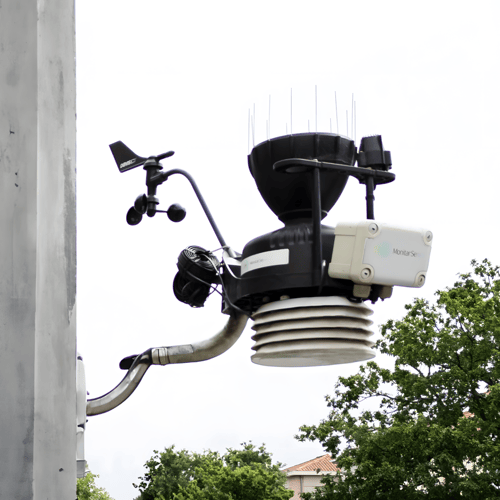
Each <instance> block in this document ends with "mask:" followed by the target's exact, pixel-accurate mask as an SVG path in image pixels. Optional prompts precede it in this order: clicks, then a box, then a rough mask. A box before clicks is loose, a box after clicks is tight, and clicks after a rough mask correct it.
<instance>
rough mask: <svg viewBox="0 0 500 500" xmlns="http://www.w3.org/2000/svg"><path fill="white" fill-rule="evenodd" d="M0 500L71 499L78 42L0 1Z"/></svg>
mask: <svg viewBox="0 0 500 500" xmlns="http://www.w3.org/2000/svg"><path fill="white" fill-rule="evenodd" d="M0 68H1V70H0V380H1V384H0V498H2V499H3V498H5V499H14V498H15V499H19V500H24V499H33V498H35V499H50V500H56V499H59V498H60V499H65V500H68V499H73V498H75V496H76V495H75V476H76V465H75V445H76V428H75V420H76V413H75V366H76V360H75V343H76V335H75V319H76V317H75V316H76V310H75V292H76V221H75V38H74V5H73V3H72V2H71V1H68V0H45V1H41V0H23V1H19V0H0Z"/></svg>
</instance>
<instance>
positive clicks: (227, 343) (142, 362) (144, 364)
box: [87, 312, 248, 416]
mask: <svg viewBox="0 0 500 500" xmlns="http://www.w3.org/2000/svg"><path fill="white" fill-rule="evenodd" d="M247 321H248V317H247V316H246V315H244V314H242V313H239V312H233V313H231V315H230V317H229V319H228V321H227V323H226V325H225V326H224V328H223V329H222V330H221V331H220V332H219V333H217V334H216V335H214V336H213V337H211V338H209V339H207V340H202V341H201V342H195V343H193V344H185V345H180V346H172V347H157V348H152V349H148V350H147V351H145V352H144V353H142V354H140V355H139V356H137V358H136V359H135V360H134V363H133V364H132V366H131V367H130V368H129V370H128V372H127V374H126V375H125V377H124V378H123V380H122V381H121V382H120V383H119V384H118V385H117V386H116V387H115V388H114V389H113V390H111V391H109V392H108V393H107V394H105V395H104V396H101V397H99V398H94V399H89V400H88V401H87V416H93V415H100V414H101V413H106V412H108V411H110V410H112V409H113V408H116V407H117V406H118V405H120V404H122V403H123V402H124V401H125V400H126V399H127V398H128V397H129V396H130V395H131V394H132V393H133V392H134V391H135V389H136V388H137V386H138V385H139V383H140V382H141V380H142V377H144V374H145V373H146V372H147V370H148V368H149V367H150V366H151V365H166V364H169V363H193V362H197V361H205V360H207V359H211V358H215V357H216V356H219V355H220V354H222V353H223V352H225V351H227V350H228V349H229V348H230V347H232V346H233V345H234V343H235V342H236V341H237V340H238V339H239V337H240V335H241V333H242V332H243V330H244V329H245V325H246V324H247Z"/></svg>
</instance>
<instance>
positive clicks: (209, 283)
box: [80, 132, 432, 419]
mask: <svg viewBox="0 0 500 500" xmlns="http://www.w3.org/2000/svg"><path fill="white" fill-rule="evenodd" d="M110 149H111V152H112V154H113V157H114V159H115V161H116V164H117V166H118V169H119V171H120V172H121V173H125V172H127V171H129V170H131V169H134V168H137V167H141V166H142V167H143V169H144V170H145V171H146V186H147V193H144V194H140V195H139V196H138V197H137V198H136V200H135V202H134V203H133V205H132V207H131V208H130V209H129V210H128V213H127V216H126V220H127V222H128V224H130V225H137V224H139V223H140V222H141V221H142V219H143V216H144V215H147V216H148V217H149V218H152V217H155V216H156V215H157V214H159V213H160V214H167V216H168V217H169V218H170V220H172V221H173V222H181V221H182V220H183V219H184V217H185V214H186V211H185V210H184V209H183V208H182V206H180V205H179V204H176V203H175V204H172V205H171V206H170V207H169V208H168V209H167V210H160V209H159V205H160V201H159V198H158V196H157V191H158V190H159V187H160V186H161V184H163V183H164V182H165V181H167V180H169V179H170V178H171V177H173V176H175V175H182V176H184V177H186V178H187V179H188V181H189V182H190V184H191V186H192V188H193V190H194V191H195V193H196V196H197V198H198V200H199V202H200V204H201V206H202V208H203V210H204V212H205V214H206V217H207V219H208V221H209V223H210V225H211V226H212V229H213V231H214V232H215V235H216V236H217V239H218V241H219V243H220V249H219V250H221V251H222V257H220V258H218V257H217V256H216V255H215V253H214V252H212V251H208V250H205V249H204V248H203V247H201V246H194V245H193V246H189V247H187V248H185V249H183V250H182V251H181V252H180V254H179V258H178V261H177V267H178V272H177V274H176V275H175V277H174V278H173V293H174V294H175V297H176V298H177V299H178V300H179V301H181V302H183V303H185V304H189V305H190V306H191V307H196V308H199V307H203V305H204V304H205V302H206V300H207V298H208V297H209V296H210V295H211V293H212V292H214V291H218V292H219V294H220V296H221V298H222V304H221V311H222V313H223V314H225V315H227V316H228V319H227V322H226V325H225V326H224V328H223V329H222V330H221V331H220V332H219V333H217V334H216V335H215V336H213V337H211V338H209V339H207V340H205V341H201V342H195V343H191V344H185V345H178V346H170V347H156V348H150V349H147V350H146V351H144V352H143V353H142V354H139V355H131V356H128V357H126V358H124V359H123V360H122V361H121V362H120V368H121V369H123V370H126V371H127V373H126V375H125V377H124V378H123V380H122V381H121V382H120V383H119V384H118V385H117V386H116V387H115V388H114V389H112V390H111V391H110V392H108V393H107V394H105V395H103V396H101V397H98V398H94V399H89V400H88V401H87V402H86V405H85V407H86V416H93V415H99V414H102V413H105V412H108V411H110V410H112V409H113V408H115V407H117V406H118V405H119V404H121V403H122V402H123V401H125V400H126V399H127V398H128V397H129V396H130V395H131V394H132V393H133V391H134V390H135V389H136V387H137V386H138V385H139V383H140V381H141V379H142V378H143V376H144V374H145V373H146V371H147V370H148V369H149V367H150V366H151V365H167V364H176V363H191V362H198V361H204V360H207V359H211V358H213V357H215V356H218V355H220V354H222V353H223V352H225V351H227V350H228V349H229V348H230V347H231V346H232V345H233V344H234V343H235V342H236V341H237V340H238V338H239V337H240V335H241V334H242V332H243V330H244V329H245V326H246V324H247V322H248V320H249V319H251V320H252V322H253V325H252V329H253V330H254V334H253V336H252V340H254V341H255V343H254V345H253V347H252V349H253V350H254V351H255V352H254V353H253V355H252V356H251V360H252V361H253V362H254V363H256V364H259V365H266V366H279V367H306V366H322V365H333V364H340V363H352V362H356V361H365V360H368V359H371V358H373V357H374V356H375V352H374V350H373V346H374V343H373V342H372V341H371V340H370V336H371V335H372V334H373V332H372V330H371V328H370V327H371V325H372V321H371V320H370V318H369V317H370V315H371V314H372V313H373V311H372V309H371V307H370V306H368V305H367V303H371V304H374V303H376V302H377V301H378V300H379V299H380V300H384V299H387V298H389V297H391V294H392V290H393V287H394V286H405V287H421V286H423V284H424V283H425V277H426V272H427V269H428V264H429V257H430V252H431V245H432V233H431V231H429V230H426V229H417V228H408V227H401V226H397V225H391V224H390V223H385V222H381V221H378V220H376V219H375V215H374V191H375V188H376V187H377V186H379V185H382V184H388V183H391V182H393V181H394V180H395V175H394V174H393V173H391V172H390V171H389V170H390V169H391V166H392V161H391V154H390V152H389V151H386V150H385V149H384V147H383V143H382V138H381V136H370V137H363V138H362V139H361V141H360V144H359V149H358V148H357V147H356V145H355V141H353V140H352V139H350V138H348V137H346V136H343V135H340V134H335V133H323V132H308V133H298V134H289V135H285V136H281V137H275V138H272V139H268V140H266V141H264V142H261V143H260V144H258V145H256V146H255V147H253V149H252V150H251V152H250V154H249V155H248V166H249V168H250V173H251V175H252V177H253V178H254V180H255V183H256V185H257V189H258V190H259V192H260V194H261V196H262V198H263V199H264V201H265V203H266V204H267V205H268V207H269V208H270V209H271V210H272V212H274V214H275V215H276V216H277V217H278V219H279V220H280V221H281V222H282V223H283V224H284V227H282V228H281V229H277V230H276V231H273V232H271V233H268V234H264V235H262V236H259V237H257V238H254V239H253V240H251V241H249V242H248V243H247V244H246V245H245V247H244V248H243V250H242V252H241V253H240V252H238V251H237V250H235V249H233V248H232V247H231V246H229V245H228V244H227V243H226V240H225V239H224V238H223V236H222V234H221V233H220V231H219V229H218V227H217V224H216V222H215V220H214V217H213V215H212V214H211V212H210V210H209V208H208V206H207V204H206V202H205V200H204V198H203V196H202V194H201V191H200V189H199V188H198V186H197V184H196V182H195V181H194V179H193V178H192V177H191V175H190V174H189V173H188V172H186V171H184V170H181V169H172V170H166V171H164V170H163V165H162V163H161V161H162V160H166V159H168V158H169V157H171V156H172V155H173V154H174V152H173V151H169V152H167V153H163V154H160V155H156V156H149V157H142V156H139V155H137V154H135V153H134V152H133V151H132V150H131V149H130V148H129V147H128V146H126V145H125V144H124V143H123V142H121V141H119V142H115V143H113V144H111V145H110ZM350 177H355V178H356V179H357V180H358V181H359V183H361V184H363V185H365V187H366V219H365V220H361V221H354V222H352V221H351V222H349V221H347V222H342V223H338V224H337V225H336V227H329V226H326V225H323V224H322V223H321V221H322V219H324V217H325V216H326V215H327V214H328V212H329V211H330V209H331V208H332V207H333V206H334V205H335V203H336V202H337V200H338V199H339V198H340V196H341V194H342V192H343V190H344V188H345V186H346V184H347V181H348V179H349V178H350ZM80 394H83V395H84V394H86V392H84V391H80ZM82 397H83V396H82ZM81 417H82V419H84V415H81Z"/></svg>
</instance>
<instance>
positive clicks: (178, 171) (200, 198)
mask: <svg viewBox="0 0 500 500" xmlns="http://www.w3.org/2000/svg"><path fill="white" fill-rule="evenodd" d="M173 174H181V175H183V176H184V177H185V178H186V179H187V180H188V181H189V182H190V183H191V187H192V188H193V190H194V192H195V193H196V196H197V197H198V201H199V202H200V204H201V206H202V208H203V211H204V212H205V215H206V216H207V219H208V222H210V225H211V226H212V229H213V230H214V233H215V235H216V236H217V239H218V240H219V243H220V245H221V247H226V246H227V245H226V242H225V240H224V238H223V237H222V234H221V232H220V231H219V228H218V227H217V224H216V223H215V220H214V218H213V217H212V214H211V213H210V210H209V209H208V205H207V204H206V202H205V199H204V198H203V196H202V194H201V191H200V190H199V189H198V186H197V184H196V182H195V180H194V179H193V178H192V177H191V175H190V174H189V173H188V172H186V171H185V170H181V169H180V168H174V169H172V170H169V171H167V172H163V173H162V174H161V176H162V177H164V178H165V180H166V179H167V178H168V177H170V176H171V175H173Z"/></svg>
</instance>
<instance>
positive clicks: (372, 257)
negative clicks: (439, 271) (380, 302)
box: [328, 220, 432, 288]
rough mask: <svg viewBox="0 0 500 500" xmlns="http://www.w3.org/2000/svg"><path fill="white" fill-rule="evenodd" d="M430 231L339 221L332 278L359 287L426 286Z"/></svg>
mask: <svg viewBox="0 0 500 500" xmlns="http://www.w3.org/2000/svg"><path fill="white" fill-rule="evenodd" d="M431 247H432V232H431V231H428V230H426V229H420V228H408V227H404V226H398V225H395V224H386V223H383V222H377V221H374V220H364V221H360V222H342V223H339V224H337V226H336V227H335V243H334V246H333V254H332V260H331V262H330V265H329V268H328V275H329V276H330V277H331V278H339V279H347V280H351V281H353V282H354V283H357V284H361V285H372V284H373V285H385V286H395V285H396V286H407V287H415V288H420V287H421V286H423V284H424V283H425V276H426V273H427V268H428V267H429V258H430V254H431Z"/></svg>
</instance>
